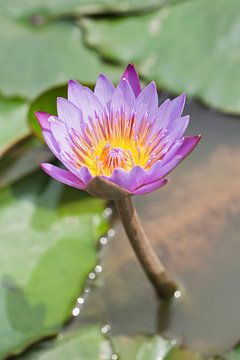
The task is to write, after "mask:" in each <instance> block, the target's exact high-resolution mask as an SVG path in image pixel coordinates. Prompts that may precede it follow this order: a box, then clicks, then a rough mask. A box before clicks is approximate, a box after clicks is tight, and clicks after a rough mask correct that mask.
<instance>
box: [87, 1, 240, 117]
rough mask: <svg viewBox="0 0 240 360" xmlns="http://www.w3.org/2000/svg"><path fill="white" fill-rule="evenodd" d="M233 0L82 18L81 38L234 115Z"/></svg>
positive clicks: (239, 16)
mask: <svg viewBox="0 0 240 360" xmlns="http://www.w3.org/2000/svg"><path fill="white" fill-rule="evenodd" d="M239 21H240V6H239V1H238V0H227V1H226V0H211V1H209V0H194V1H186V2H182V3H179V4H177V5H174V6H170V7H167V6H166V7H165V8H163V9H162V10H159V11H156V12H155V13H150V14H147V15H144V16H141V17H132V18H121V19H120V18H119V19H104V20H87V21H84V22H83V23H82V25H84V26H85V30H86V31H87V42H88V43H89V44H90V45H91V46H94V47H95V48H96V49H98V51H99V52H100V53H101V54H102V55H103V56H105V57H106V58H108V59H112V60H115V61H121V62H122V63H126V62H128V61H129V60H132V61H135V62H136V65H137V66H138V68H139V70H140V73H141V75H143V76H144V77H146V78H147V79H149V80H152V79H153V80H156V82H157V84H158V85H159V86H160V87H162V88H165V89H168V90H170V91H172V92H174V93H180V92H183V91H185V92H187V93H188V94H189V95H195V96H198V97H199V98H200V99H202V100H203V101H204V102H205V103H206V104H208V105H211V106H213V107H215V108H217V109H220V110H222V111H225V112H229V113H233V114H239V113H240V101H239V98H240V56H239V52H240V42H239Z"/></svg>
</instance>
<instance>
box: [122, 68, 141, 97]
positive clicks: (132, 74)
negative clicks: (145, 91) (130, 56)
mask: <svg viewBox="0 0 240 360" xmlns="http://www.w3.org/2000/svg"><path fill="white" fill-rule="evenodd" d="M122 79H126V80H127V81H128V82H129V84H130V85H131V88H132V90H133V92H134V94H135V96H138V94H139V93H140V92H141V84H140V80H139V75H138V72H137V70H136V68H135V66H134V65H133V63H132V62H130V63H129V64H128V65H127V67H126V69H125V70H124V73H123V75H122Z"/></svg>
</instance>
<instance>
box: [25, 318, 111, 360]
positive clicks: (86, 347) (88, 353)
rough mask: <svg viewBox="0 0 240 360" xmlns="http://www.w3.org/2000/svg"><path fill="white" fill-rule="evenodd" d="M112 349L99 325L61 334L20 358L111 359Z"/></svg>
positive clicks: (55, 359) (48, 359) (38, 359)
mask: <svg viewBox="0 0 240 360" xmlns="http://www.w3.org/2000/svg"><path fill="white" fill-rule="evenodd" d="M111 355H112V350H111V347H110V345H109V342H108V341H107V340H105V339H104V337H103V335H102V334H101V331H100V327H99V326H96V325H95V326H88V327H86V326H85V327H83V328H82V329H80V330H77V331H76V330H75V331H69V332H65V333H63V334H60V335H59V336H58V338H57V339H55V340H49V341H46V342H44V343H42V344H40V345H38V346H36V348H35V349H33V350H32V351H29V352H28V353H27V354H26V355H23V356H20V357H19V360H50V359H51V360H97V359H101V360H110V359H111Z"/></svg>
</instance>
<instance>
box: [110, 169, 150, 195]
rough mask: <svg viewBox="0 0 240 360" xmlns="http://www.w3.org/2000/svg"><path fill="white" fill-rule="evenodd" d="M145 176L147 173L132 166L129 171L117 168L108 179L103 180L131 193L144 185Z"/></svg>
mask: <svg viewBox="0 0 240 360" xmlns="http://www.w3.org/2000/svg"><path fill="white" fill-rule="evenodd" d="M146 176H147V173H146V171H145V170H144V169H143V168H142V167H140V166H134V167H133V168H132V169H131V171H126V170H124V169H121V168H117V169H115V170H114V171H113V173H112V175H111V176H110V177H105V178H106V179H107V180H109V181H112V182H113V183H115V184H117V185H119V186H121V187H122V188H124V189H126V190H128V191H130V192H132V191H133V190H134V189H135V188H137V187H139V186H141V185H142V184H143V183H144V181H145V178H146Z"/></svg>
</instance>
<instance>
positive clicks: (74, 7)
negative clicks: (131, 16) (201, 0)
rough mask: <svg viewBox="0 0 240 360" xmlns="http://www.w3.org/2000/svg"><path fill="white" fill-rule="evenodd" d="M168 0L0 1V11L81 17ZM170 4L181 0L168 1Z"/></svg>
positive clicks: (142, 7) (144, 7)
mask: <svg viewBox="0 0 240 360" xmlns="http://www.w3.org/2000/svg"><path fill="white" fill-rule="evenodd" d="M168 1H169V0H145V1H139V0H101V1H97V0H68V1H66V0H51V1H49V0H34V1H32V0H21V1H20V2H19V0H1V1H0V9H1V10H2V11H4V12H5V13H6V14H7V15H8V16H11V17H18V18H23V17H30V16H34V15H38V16H39V15H40V16H43V17H46V18H47V17H51V16H62V15H71V16H81V15H86V14H99V13H113V14H114V13H126V12H129V11H136V10H138V11H145V10H148V9H151V8H153V9H155V8H158V7H160V6H162V5H163V4H165V3H166V2H168ZM170 1H171V2H175V1H182V0H170Z"/></svg>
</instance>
